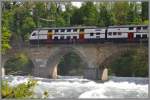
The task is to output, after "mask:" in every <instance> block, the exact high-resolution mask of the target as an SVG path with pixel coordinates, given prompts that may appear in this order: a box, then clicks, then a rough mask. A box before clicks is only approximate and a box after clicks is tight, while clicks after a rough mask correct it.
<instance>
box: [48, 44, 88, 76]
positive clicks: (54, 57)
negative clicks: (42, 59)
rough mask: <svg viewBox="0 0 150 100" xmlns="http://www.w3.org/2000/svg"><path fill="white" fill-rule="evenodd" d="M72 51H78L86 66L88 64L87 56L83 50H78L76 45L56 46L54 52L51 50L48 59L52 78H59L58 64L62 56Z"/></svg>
mask: <svg viewBox="0 0 150 100" xmlns="http://www.w3.org/2000/svg"><path fill="white" fill-rule="evenodd" d="M70 52H74V53H76V54H77V55H78V56H79V57H80V58H81V60H82V61H83V63H84V64H85V65H86V66H88V64H87V62H86V56H85V55H84V54H83V53H82V52H80V51H79V50H77V49H76V48H75V47H68V46H67V47H66V46H63V47H57V48H55V50H54V52H51V54H50V55H49V58H48V60H47V67H48V68H49V69H48V70H49V75H50V76H49V77H50V78H57V66H58V64H59V62H60V60H61V58H62V57H63V56H64V55H66V54H68V53H70Z"/></svg>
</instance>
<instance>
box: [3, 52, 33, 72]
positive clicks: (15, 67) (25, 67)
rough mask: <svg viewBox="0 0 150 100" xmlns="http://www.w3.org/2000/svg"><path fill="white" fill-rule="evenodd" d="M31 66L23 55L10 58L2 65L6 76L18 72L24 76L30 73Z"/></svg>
mask: <svg viewBox="0 0 150 100" xmlns="http://www.w3.org/2000/svg"><path fill="white" fill-rule="evenodd" d="M32 66H33V64H32V63H31V61H30V60H29V59H28V57H27V56H26V55H25V54H22V53H21V54H18V55H17V56H16V57H13V58H10V59H9V60H8V61H7V62H6V64H5V65H4V67H5V70H6V74H17V73H19V72H20V71H22V73H25V74H31V73H32V68H33V67H32Z"/></svg>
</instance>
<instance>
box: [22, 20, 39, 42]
mask: <svg viewBox="0 0 150 100" xmlns="http://www.w3.org/2000/svg"><path fill="white" fill-rule="evenodd" d="M35 26H36V25H35V23H34V21H33V19H32V17H26V18H25V19H24V20H23V24H22V27H21V29H22V33H21V35H22V37H23V40H24V41H25V40H28V38H29V33H30V32H31V30H32V29H33V28H35Z"/></svg>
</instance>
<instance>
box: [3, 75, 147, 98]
mask: <svg viewBox="0 0 150 100" xmlns="http://www.w3.org/2000/svg"><path fill="white" fill-rule="evenodd" d="M31 78H33V79H36V80H38V85H36V86H35V88H34V97H35V98H42V97H43V93H44V91H47V92H48V94H49V96H48V98H147V97H148V83H149V80H148V78H140V77H115V76H110V77H109V81H106V82H103V83H102V82H98V81H97V82H95V81H92V80H88V79H82V78H80V77H67V78H64V77H61V79H46V78H39V77H31ZM2 79H3V80H8V82H9V84H10V85H11V86H16V85H18V84H20V83H23V82H27V81H28V79H29V77H27V76H12V75H9V76H4V77H3V78H2Z"/></svg>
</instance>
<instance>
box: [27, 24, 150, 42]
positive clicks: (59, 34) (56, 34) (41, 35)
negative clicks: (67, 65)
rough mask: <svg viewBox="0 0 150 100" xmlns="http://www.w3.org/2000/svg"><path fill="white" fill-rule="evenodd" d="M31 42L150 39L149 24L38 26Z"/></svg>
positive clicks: (134, 40)
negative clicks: (149, 33)
mask: <svg viewBox="0 0 150 100" xmlns="http://www.w3.org/2000/svg"><path fill="white" fill-rule="evenodd" d="M29 39H30V43H31V44H36V43H88V42H90V43H92V42H93V43H95V42H108V41H111V42H139V41H140V40H141V39H143V40H146V41H147V40H148V26H147V25H121V26H109V27H101V28H100V27H96V26H84V27H83V26H82V27H59V28H56V27H54V28H37V29H35V30H33V32H32V33H31V35H30V38H29Z"/></svg>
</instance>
